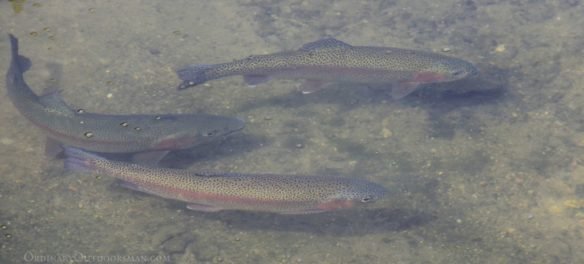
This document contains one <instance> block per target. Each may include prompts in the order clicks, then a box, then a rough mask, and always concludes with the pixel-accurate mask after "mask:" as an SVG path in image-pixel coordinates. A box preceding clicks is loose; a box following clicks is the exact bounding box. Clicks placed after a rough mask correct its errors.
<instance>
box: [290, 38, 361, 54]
mask: <svg viewBox="0 0 584 264" xmlns="http://www.w3.org/2000/svg"><path fill="white" fill-rule="evenodd" d="M351 47H352V46H351V45H349V44H347V43H345V42H342V41H340V40H338V39H334V38H325V39H321V40H317V41H315V42H309V43H306V44H304V45H303V46H302V48H300V50H301V51H318V50H323V49H343V48H351Z"/></svg>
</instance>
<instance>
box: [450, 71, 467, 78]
mask: <svg viewBox="0 0 584 264" xmlns="http://www.w3.org/2000/svg"><path fill="white" fill-rule="evenodd" d="M464 73H465V71H463V70H458V71H455V72H453V73H452V75H454V76H456V77H458V76H461V75H463V74H464Z"/></svg>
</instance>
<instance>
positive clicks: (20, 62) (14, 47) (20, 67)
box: [8, 34, 32, 73]
mask: <svg viewBox="0 0 584 264" xmlns="http://www.w3.org/2000/svg"><path fill="white" fill-rule="evenodd" d="M8 36H9V38H10V46H11V52H12V65H11V67H15V70H17V72H21V73H24V72H25V71H27V70H28V69H30V67H31V65H32V63H31V62H30V59H29V58H27V57H24V56H22V55H19V54H18V39H17V38H16V37H14V35H12V34H8Z"/></svg>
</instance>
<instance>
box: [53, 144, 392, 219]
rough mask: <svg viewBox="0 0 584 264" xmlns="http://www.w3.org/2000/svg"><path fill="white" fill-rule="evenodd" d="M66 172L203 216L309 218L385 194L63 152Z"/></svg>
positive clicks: (368, 187)
mask: <svg viewBox="0 0 584 264" xmlns="http://www.w3.org/2000/svg"><path fill="white" fill-rule="evenodd" d="M65 154H66V156H67V158H66V160H65V168H66V169H68V170H73V171H89V172H93V173H98V174H99V173H101V174H105V175H109V176H112V177H115V178H118V179H120V180H121V181H122V184H121V185H122V186H124V187H127V188H130V189H133V190H136V191H140V192H145V193H149V194H152V195H156V196H159V197H163V198H167V199H173V200H178V201H183V202H186V203H187V204H188V205H187V208H188V209H191V210H197V211H204V212H217V211H221V210H246V211H263V212H273V213H280V214H310V213H321V212H326V211H332V210H338V209H346V208H352V207H355V206H358V205H365V204H370V203H372V202H374V201H377V200H379V199H380V198H382V197H383V196H384V195H385V194H386V192H387V190H386V189H385V188H384V187H382V186H380V185H377V184H375V183H372V182H369V181H365V180H361V179H353V178H343V177H325V176H298V175H277V174H237V173H211V172H204V173H198V172H192V171H188V170H181V169H167V168H151V167H145V166H140V165H137V164H132V163H125V162H119V161H110V160H107V159H104V158H102V157H99V156H97V155H94V154H90V153H87V152H84V151H82V150H79V149H75V148H70V147H67V148H65Z"/></svg>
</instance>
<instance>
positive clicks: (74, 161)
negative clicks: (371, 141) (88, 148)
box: [65, 147, 106, 172]
mask: <svg viewBox="0 0 584 264" xmlns="http://www.w3.org/2000/svg"><path fill="white" fill-rule="evenodd" d="M65 156H66V157H67V158H66V159H65V169H66V170H69V171H90V172H92V171H96V170H97V169H98V168H97V166H96V162H97V161H105V160H106V159H105V158H102V157H100V156H98V155H95V154H91V153H88V152H85V151H83V150H81V149H78V148H73V147H65Z"/></svg>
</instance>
